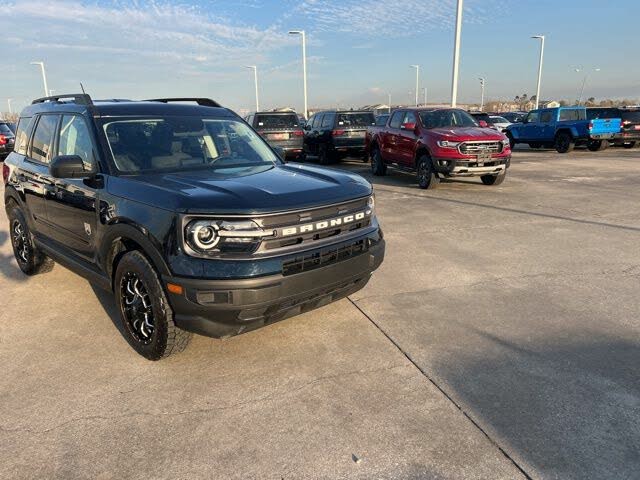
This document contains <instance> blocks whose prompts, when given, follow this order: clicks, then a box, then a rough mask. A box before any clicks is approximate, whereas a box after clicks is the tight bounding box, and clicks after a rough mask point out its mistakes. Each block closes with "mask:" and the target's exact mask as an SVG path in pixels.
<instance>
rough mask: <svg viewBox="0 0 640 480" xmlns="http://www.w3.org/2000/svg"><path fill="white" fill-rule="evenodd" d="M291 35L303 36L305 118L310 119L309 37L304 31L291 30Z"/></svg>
mask: <svg viewBox="0 0 640 480" xmlns="http://www.w3.org/2000/svg"><path fill="white" fill-rule="evenodd" d="M289 35H300V36H302V81H303V84H304V118H309V105H308V103H307V37H306V35H305V33H304V30H290V31H289Z"/></svg>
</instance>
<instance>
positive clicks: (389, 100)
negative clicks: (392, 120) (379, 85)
mask: <svg viewBox="0 0 640 480" xmlns="http://www.w3.org/2000/svg"><path fill="white" fill-rule="evenodd" d="M388 95H389V103H388V105H389V113H391V94H390V93H389V94H388Z"/></svg>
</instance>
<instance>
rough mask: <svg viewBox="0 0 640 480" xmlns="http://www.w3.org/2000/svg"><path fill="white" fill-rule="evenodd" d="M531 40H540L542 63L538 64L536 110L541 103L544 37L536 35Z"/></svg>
mask: <svg viewBox="0 0 640 480" xmlns="http://www.w3.org/2000/svg"><path fill="white" fill-rule="evenodd" d="M531 38H537V39H539V40H540V61H539V62H538V86H537V87H536V107H535V108H536V109H537V108H538V105H539V103H540V83H541V82H542V58H543V57H544V35H534V36H533V37H531Z"/></svg>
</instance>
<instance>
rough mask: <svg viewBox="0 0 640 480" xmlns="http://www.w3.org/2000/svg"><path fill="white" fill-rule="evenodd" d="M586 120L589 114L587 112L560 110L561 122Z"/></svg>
mask: <svg viewBox="0 0 640 480" xmlns="http://www.w3.org/2000/svg"><path fill="white" fill-rule="evenodd" d="M586 119H587V112H586V111H585V110H582V109H577V108H575V109H565V110H560V121H561V122H567V121H575V120H586Z"/></svg>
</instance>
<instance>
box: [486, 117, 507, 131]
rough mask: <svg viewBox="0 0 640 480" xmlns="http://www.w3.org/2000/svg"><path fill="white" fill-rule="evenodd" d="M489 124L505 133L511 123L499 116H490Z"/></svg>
mask: <svg viewBox="0 0 640 480" xmlns="http://www.w3.org/2000/svg"><path fill="white" fill-rule="evenodd" d="M489 122H490V123H491V125H492V126H493V127H494V128H495V129H496V130H498V131H500V132H504V131H505V130H506V129H507V127H508V126H509V125H511V122H510V121H509V120H507V119H506V118H504V117H500V116H497V115H489Z"/></svg>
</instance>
